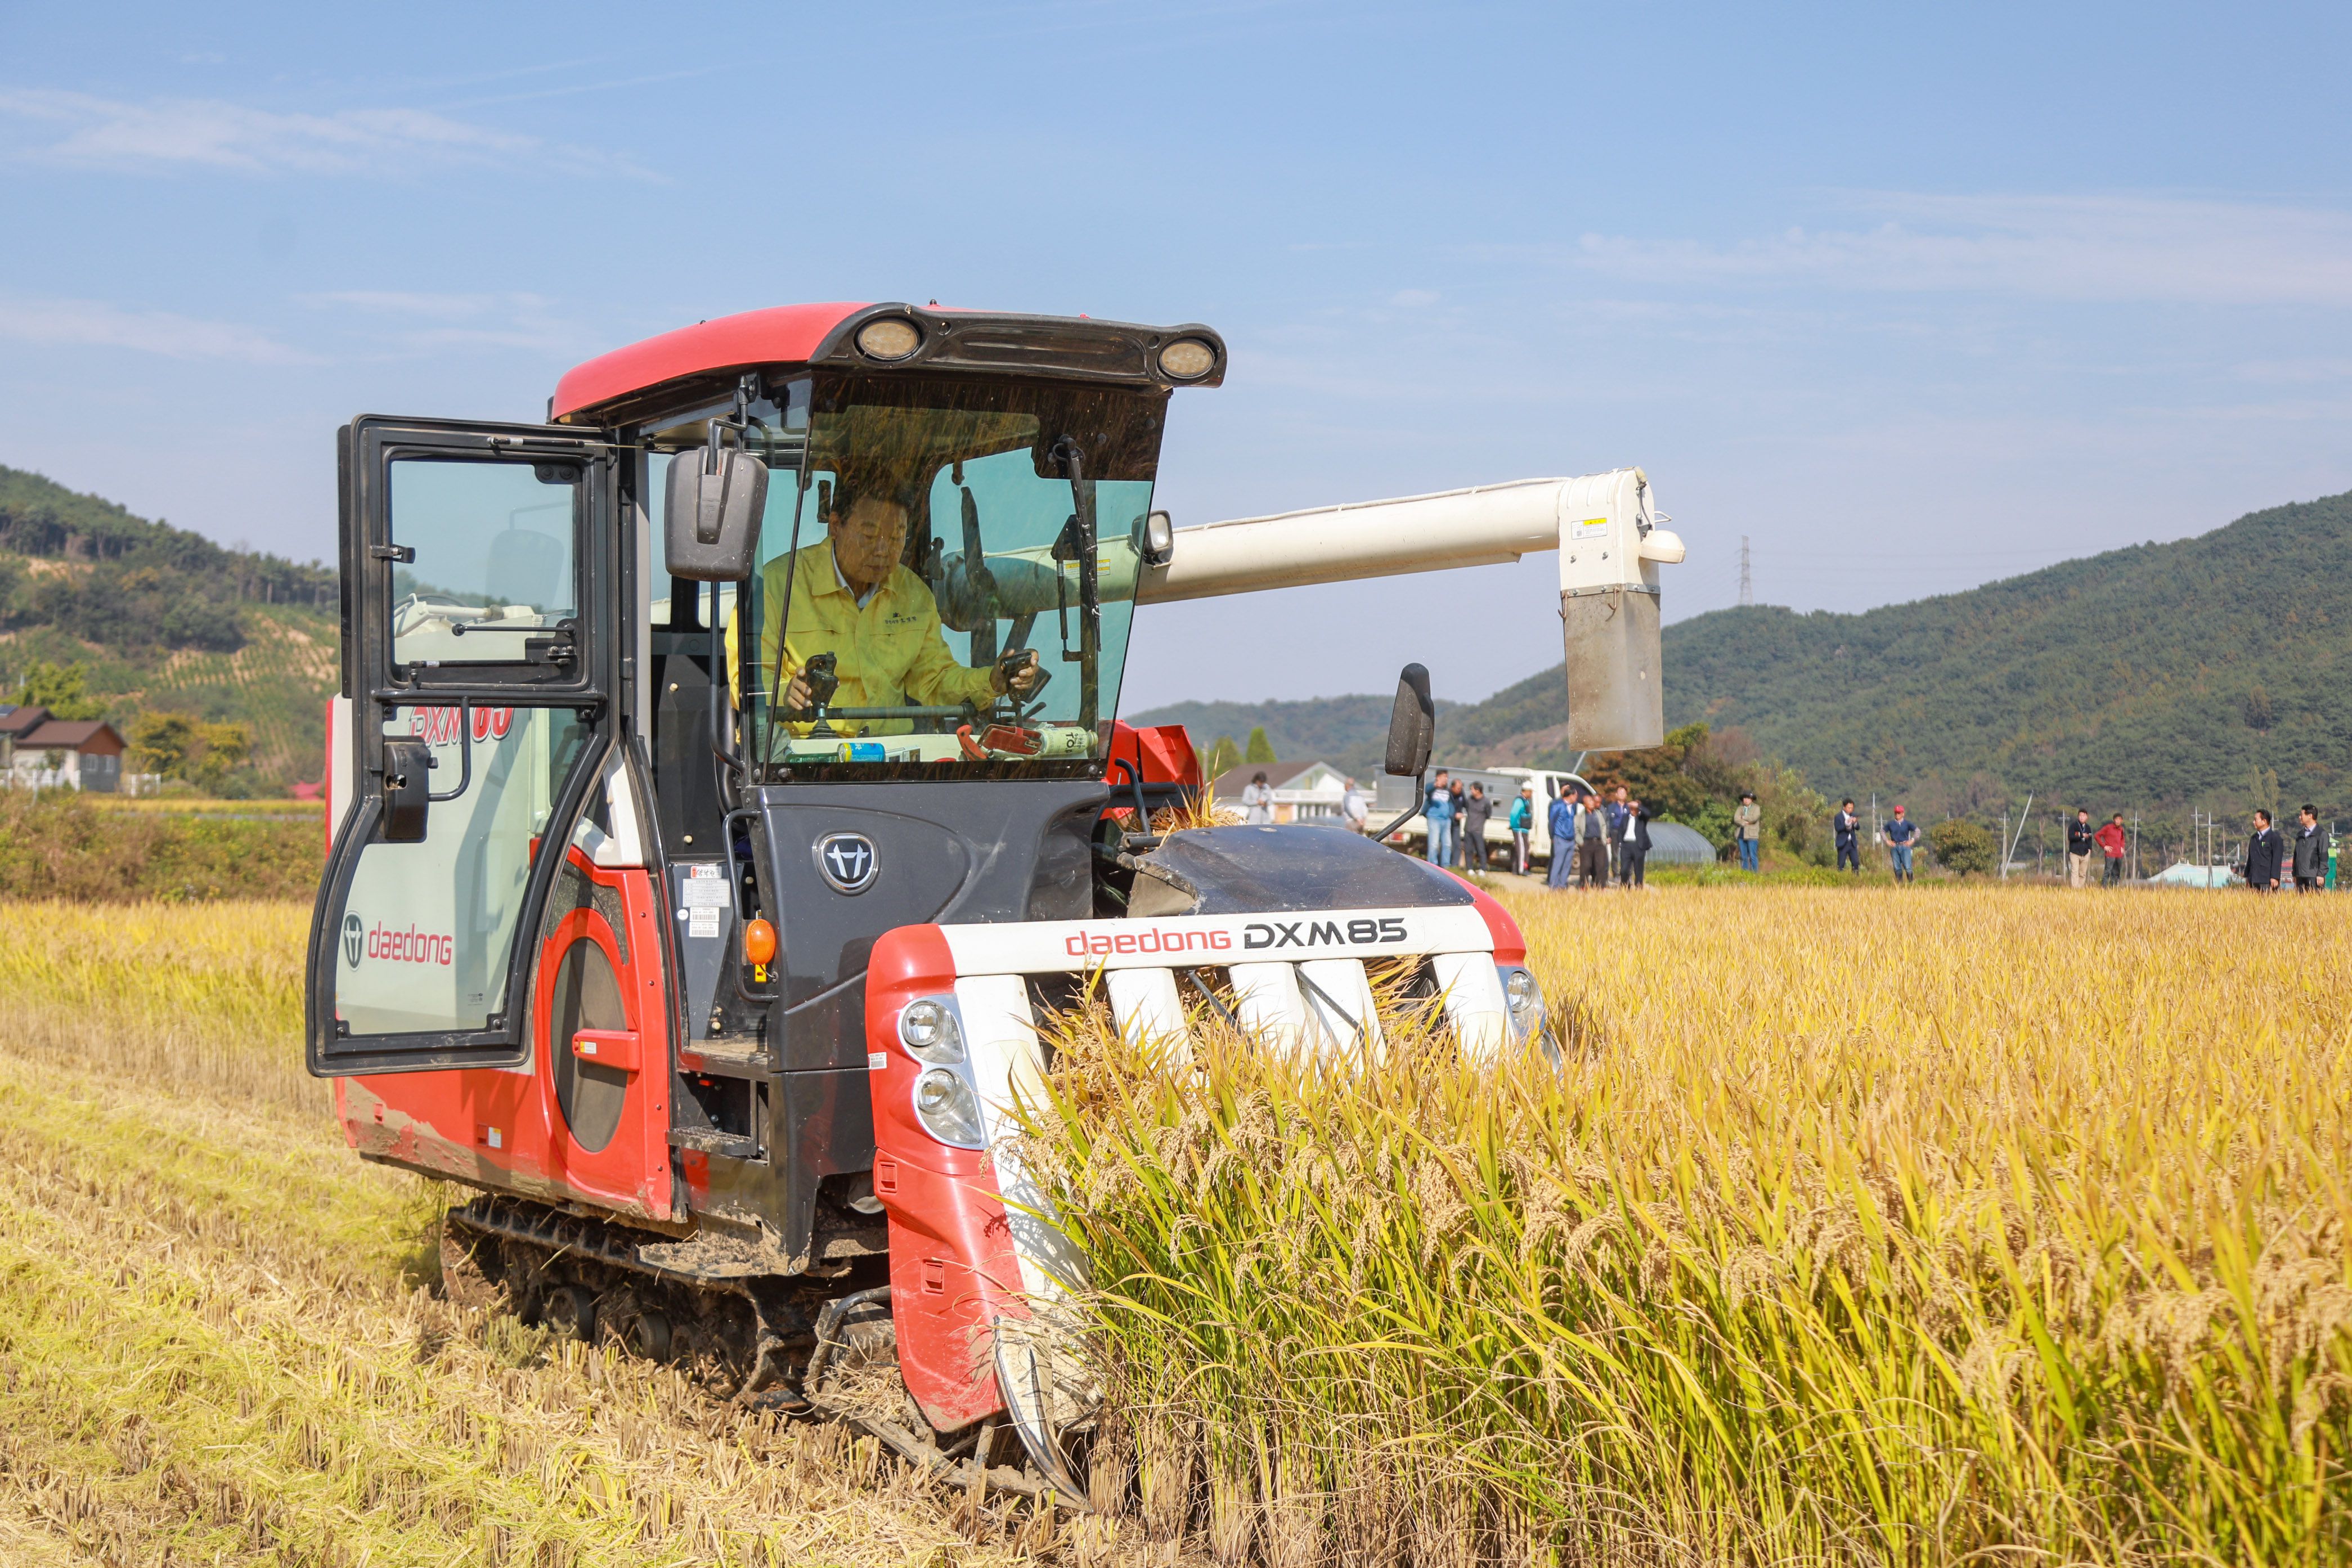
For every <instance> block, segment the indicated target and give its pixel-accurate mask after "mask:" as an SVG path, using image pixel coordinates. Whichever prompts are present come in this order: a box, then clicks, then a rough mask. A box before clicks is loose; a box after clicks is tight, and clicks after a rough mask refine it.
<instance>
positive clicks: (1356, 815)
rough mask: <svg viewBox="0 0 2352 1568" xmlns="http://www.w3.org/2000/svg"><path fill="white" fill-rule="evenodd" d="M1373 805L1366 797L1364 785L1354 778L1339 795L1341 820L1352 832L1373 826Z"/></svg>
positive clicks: (1365, 829)
mask: <svg viewBox="0 0 2352 1568" xmlns="http://www.w3.org/2000/svg"><path fill="white" fill-rule="evenodd" d="M1371 816H1372V805H1371V802H1370V801H1369V800H1365V799H1364V787H1363V786H1362V785H1360V784H1359V783H1357V782H1356V781H1355V780H1354V779H1349V780H1348V788H1347V789H1346V790H1345V791H1344V792H1343V793H1342V794H1341V795H1340V797H1339V821H1340V823H1341V824H1342V825H1343V826H1345V827H1346V828H1347V830H1348V831H1349V832H1351V833H1360V832H1364V831H1367V830H1368V829H1370V826H1371Z"/></svg>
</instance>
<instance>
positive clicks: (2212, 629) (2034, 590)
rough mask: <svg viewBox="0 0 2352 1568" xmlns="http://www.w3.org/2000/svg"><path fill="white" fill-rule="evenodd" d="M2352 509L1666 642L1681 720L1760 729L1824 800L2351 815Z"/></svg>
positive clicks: (1781, 614)
mask: <svg viewBox="0 0 2352 1568" xmlns="http://www.w3.org/2000/svg"><path fill="white" fill-rule="evenodd" d="M2347 677H2352V495H2345V496H2332V497H2326V498H2325V499H2322V500H2318V501H2313V502H2308V503H2304V504H2300V505H2294V506H2286V507H2273V508H2271V509H2270V510H2268V511H2263V512H2256V513H2253V514H2252V515H2250V516H2248V517H2241V518H2240V519H2238V520H2237V521H2236V522H2234V523H2231V524H2230V525H2229V526H2228V527H2226V528H2218V529H2216V530H2214V531H2213V532H2211V533H2209V534H2205V535H2202V536H2200V537H2199V538H2191V539H2183V540H2179V541H2178V542H2176V543H2172V544H2163V545H2143V546H2139V547H2137V548H2134V549H2122V550H2114V551H2110V552H2108V553H2106V554H2105V555H2098V556H2091V557H2088V558H2085V559H2080V560H2073V561H2067V562H2065V563H2064V564H2063V565H2060V566H2054V567H2052V568H2049V569H2048V570H2042V571H2038V572H2033V573H2031V574H2029V575H2027V576H2024V577H2018V578H2011V579H2010V580H2006V581H2002V582H1997V583H1991V584H1989V585H1987V586H1985V587H1983V588H1979V589H1976V590H1973V591H1969V592H1967V593H1956V594H1948V595H1945V596H1943V597H1941V598H1937V599H1928V600H1922V601H1918V602H1916V603H1913V604H1899V605H1891V606H1889V607H1887V608H1885V609H1882V610H1874V611H1870V612H1867V613H1864V614H1861V615H1830V614H1812V615H1798V614H1795V613H1793V612H1789V611H1786V610H1776V609H1766V608H1762V607H1758V608H1754V609H1743V610H1730V611H1719V612H1715V613H1713V614H1708V615H1702V616H1698V617H1696V618H1694V619H1692V620H1690V621H1685V622H1680V623H1678V624H1676V625H1675V626H1673V627H1671V628H1669V629H1668V631H1667V633H1666V722H1667V723H1668V724H1670V725H1671V724H1678V723H1683V722H1686V721H1688V720H1691V719H1696V718H1704V719H1706V721H1707V722H1708V723H1709V724H1710V725H1711V726H1713V727H1714V728H1715V729H1716V730H1717V732H1718V733H1719V732H1721V731H1722V730H1724V729H1726V728H1733V727H1736V728H1738V729H1741V730H1744V731H1746V732H1747V734H1748V736H1749V737H1751V738H1752V739H1753V740H1754V741H1755V742H1756V744H1757V745H1758V746H1759V747H1761V748H1762V749H1763V750H1765V751H1766V752H1769V753H1770V754H1773V755H1775V756H1778V757H1780V758H1785V759H1786V760H1787V761H1789V762H1791V763H1793V764H1795V765H1796V766H1798V767H1800V768H1803V769H1804V771H1805V772H1806V774H1807V775H1808V776H1809V777H1810V778H1811V779H1812V780H1813V781H1814V782H1815V783H1816V784H1817V785H1819V786H1821V787H1822V788H1823V789H1830V790H1833V791H1840V792H1849V793H1857V794H1859V793H1863V792H1865V791H1868V790H1872V789H1876V790H1879V791H1881V792H1882V793H1894V792H1905V791H1908V792H1911V793H1914V794H1916V795H1919V796H1921V797H1923V798H1924V799H1927V800H1929V801H1930V803H1932V804H1934V805H1936V806H1937V807H1939V808H1941V809H1944V810H1954V811H1958V810H1967V809H1970V808H1975V807H1980V806H1982V805H1983V804H1984V803H1985V802H1986V801H1987V800H1991V799H1995V798H1998V797H2000V796H2003V795H2008V796H2016V795H2021V794H2022V793H2023V792H2024V791H2025V790H2027V789H2039V790H2040V791H2042V795H2043V798H2044V799H2045V800H2048V799H2051V798H2053V796H2063V797H2064V798H2065V799H2068V800H2074V799H2077V798H2079V799H2081V800H2084V801H2086V802H2087V803H2089V804H2090V805H2092V806H2093V807H2094V808H2100V807H2111V808H2127V807H2129V806H2131V805H2133V804H2140V805H2144V806H2175V805H2179V804H2181V803H2184V802H2195V803H2201V804H2204V805H2206V806H2208V807H2211V806H2214V805H2216V804H2224V805H2227V806H2229V807H2231V808H2236V807H2248V808H2250V807H2252V806H2256V805H2263V806H2273V807H2275V806H2276V805H2278V804H2280V803H2282V802H2284V803H2288V804H2300V803H2301V802H2302V801H2304V800H2311V801H2313V802H2314V803H2315V804H2317V805H2319V806H2320V807H2321V808H2322V810H2323V811H2325V812H2326V813H2328V814H2331V815H2340V814H2344V813H2345V812H2346V810H2347V808H2352V685H2347Z"/></svg>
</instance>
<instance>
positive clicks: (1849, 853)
mask: <svg viewBox="0 0 2352 1568" xmlns="http://www.w3.org/2000/svg"><path fill="white" fill-rule="evenodd" d="M1830 826H1831V828H1832V830H1834V831H1835V832H1836V833H1837V856H1838V870H1840V871H1843V870H1845V868H1846V867H1847V865H1849V864H1851V865H1852V866H1853V869H1854V870H1856V871H1860V870H1861V869H1862V817H1861V814H1860V813H1858V812H1857V811H1855V810H1854V809H1853V801H1851V800H1848V801H1847V802H1846V803H1845V804H1844V805H1843V806H1840V807H1839V808H1838V814H1837V815H1836V816H1834V817H1832V818H1831V819H1830Z"/></svg>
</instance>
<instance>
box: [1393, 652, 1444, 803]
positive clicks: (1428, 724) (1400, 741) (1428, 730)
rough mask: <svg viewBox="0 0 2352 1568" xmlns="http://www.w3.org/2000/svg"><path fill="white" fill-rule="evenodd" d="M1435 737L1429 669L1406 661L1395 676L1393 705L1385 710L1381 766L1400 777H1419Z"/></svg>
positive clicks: (1427, 759) (1435, 729) (1427, 764)
mask: <svg viewBox="0 0 2352 1568" xmlns="http://www.w3.org/2000/svg"><path fill="white" fill-rule="evenodd" d="M1436 740H1437V706H1436V705H1435V704H1434V703H1433V702H1432V701H1431V700H1430V696H1429V672H1428V671H1427V670H1425V669H1423V668H1422V667H1421V666H1420V665H1419V664H1407V665H1406V666H1405V667H1404V672H1403V674H1400V675H1398V676H1397V694H1396V706H1395V707H1394V708H1393V709H1392V710H1391V712H1390V714H1389V755H1388V760H1387V762H1386V763H1385V764H1383V767H1384V768H1385V769H1386V771H1388V772H1389V773H1391V774H1393V775H1395V776H1396V777H1398V778H1402V779H1415V778H1419V777H1420V776H1421V774H1422V773H1423V771H1425V770H1426V769H1427V768H1428V767H1429V748H1430V747H1432V746H1433V745H1434V744H1436Z"/></svg>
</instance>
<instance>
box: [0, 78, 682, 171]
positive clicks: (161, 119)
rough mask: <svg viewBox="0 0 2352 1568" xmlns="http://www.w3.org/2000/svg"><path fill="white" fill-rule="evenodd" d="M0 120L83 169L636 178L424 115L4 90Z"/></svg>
mask: <svg viewBox="0 0 2352 1568" xmlns="http://www.w3.org/2000/svg"><path fill="white" fill-rule="evenodd" d="M0 114H5V115H8V116H13V117H14V118H16V120H20V121H25V122H27V123H29V124H33V125H40V126H47V127H50V128H53V129H52V136H53V138H54V139H52V140H47V141H38V142H37V145H35V146H32V147H30V148H28V149H26V150H25V151H24V152H22V153H20V156H24V157H28V158H32V159H36V160H38V161H40V162H52V163H63V164H69V165H73V166H76V167H81V168H104V169H127V170H139V169H157V168H168V167H173V166H183V167H184V166H187V165H190V164H194V165H198V166H203V167H209V168H215V169H226V170H236V171H239V172H247V173H270V172H291V173H308V174H397V173H403V172H408V171H411V170H414V169H417V168H420V167H423V166H425V165H428V164H435V163H450V162H459V163H475V164H498V165H507V166H521V165H529V166H534V167H543V168H555V169H561V170H566V171H570V172H583V173H629V174H635V173H637V172H639V171H638V170H636V169H635V167H634V166H633V165H630V164H628V163H627V162H625V161H624V160H620V159H616V158H614V157H611V156H609V155H607V154H605V153H602V152H594V151H593V150H591V149H588V148H583V147H574V146H570V145H567V144H564V143H561V142H552V141H545V140H543V139H541V138H540V137H536V136H526V135H521V134H519V133H517V132H513V131H493V130H490V129H488V128H486V127H483V126H478V125H468V124H467V123H466V122H464V121H463V120H452V119H450V118H449V117H448V116H446V115H443V114H436V113H435V112H433V111H432V110H423V109H348V110H339V111H337V112H335V113H332V114H283V113H278V112H276V111H273V110H260V109H249V108H247V107H246V106H244V105H242V104H235V103H226V102H223V101H221V100H219V99H155V100H153V101H152V102H148V103H124V102H120V101H117V100H115V99H103V98H94V97H91V96H89V94H86V93H78V92H59V91H55V90H52V89H14V88H11V89H0Z"/></svg>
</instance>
